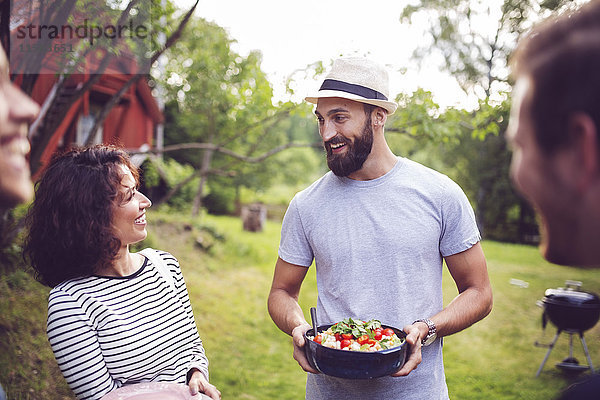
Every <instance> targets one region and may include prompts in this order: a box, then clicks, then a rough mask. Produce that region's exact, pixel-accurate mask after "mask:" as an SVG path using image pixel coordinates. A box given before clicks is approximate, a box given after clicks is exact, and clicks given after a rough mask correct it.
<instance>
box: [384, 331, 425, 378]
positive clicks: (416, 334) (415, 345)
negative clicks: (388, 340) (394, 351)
mask: <svg viewBox="0 0 600 400" xmlns="http://www.w3.org/2000/svg"><path fill="white" fill-rule="evenodd" d="M418 324H421V325H425V326H427V325H426V324H424V323H422V322H418V323H417V324H415V325H406V326H405V327H404V328H402V330H403V331H404V332H406V334H407V335H406V341H407V342H408V344H409V345H410V346H409V348H410V354H408V359H407V360H406V362H405V363H404V365H403V366H402V368H400V370H398V372H395V373H393V374H392V376H406V375H408V374H409V373H410V372H411V371H412V370H414V369H417V366H418V365H419V364H421V361H422V359H423V358H422V356H421V340H422V339H423V336H422V335H423V332H422V331H421V330H420V329H419V325H418Z"/></svg>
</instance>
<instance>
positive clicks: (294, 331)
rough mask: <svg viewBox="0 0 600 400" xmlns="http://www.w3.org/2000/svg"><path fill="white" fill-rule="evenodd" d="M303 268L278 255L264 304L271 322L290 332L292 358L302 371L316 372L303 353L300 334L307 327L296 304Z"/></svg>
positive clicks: (303, 274) (305, 269)
mask: <svg viewBox="0 0 600 400" xmlns="http://www.w3.org/2000/svg"><path fill="white" fill-rule="evenodd" d="M307 271H308V268H306V267H302V266H299V265H294V264H290V263H288V262H286V261H283V260H282V259H281V258H278V259H277V263H276V264H275V273H274V275H273V283H272V284H271V291H270V292H269V299H268V301H267V305H268V309H269V314H270V315H271V318H272V319H273V322H275V325H277V326H278V327H279V329H281V330H282V331H283V332H285V333H287V334H288V335H290V336H292V339H293V343H294V359H295V360H296V361H298V364H300V366H301V367H302V369H304V370H305V371H307V372H312V373H318V371H315V370H314V369H313V368H311V366H310V364H309V363H308V361H307V359H306V356H305V355H304V337H303V334H304V332H306V331H307V330H309V329H310V324H309V323H308V322H306V319H305V318H304V313H303V312H302V309H301V308H300V305H299V304H298V295H299V294H300V287H301V286H302V282H303V281H304V278H305V277H306V273H307Z"/></svg>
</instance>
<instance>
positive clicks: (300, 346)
mask: <svg viewBox="0 0 600 400" xmlns="http://www.w3.org/2000/svg"><path fill="white" fill-rule="evenodd" d="M309 329H311V326H310V325H309V324H303V325H298V326H297V327H295V328H294V329H293V330H292V342H293V343H294V360H296V361H298V364H300V366H301V367H302V369H303V370H305V371H306V372H311V373H313V374H318V373H319V371H317V370H315V369H314V368H312V367H311V366H310V364H309V363H308V359H307V358H306V353H304V346H305V345H306V343H304V332H306V331H308V330H309Z"/></svg>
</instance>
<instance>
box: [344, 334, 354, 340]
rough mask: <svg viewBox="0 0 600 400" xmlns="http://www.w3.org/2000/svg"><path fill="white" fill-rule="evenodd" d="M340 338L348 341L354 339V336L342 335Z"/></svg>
mask: <svg viewBox="0 0 600 400" xmlns="http://www.w3.org/2000/svg"><path fill="white" fill-rule="evenodd" d="M342 338H343V339H348V340H350V339H352V338H354V336H353V335H352V334H351V333H342Z"/></svg>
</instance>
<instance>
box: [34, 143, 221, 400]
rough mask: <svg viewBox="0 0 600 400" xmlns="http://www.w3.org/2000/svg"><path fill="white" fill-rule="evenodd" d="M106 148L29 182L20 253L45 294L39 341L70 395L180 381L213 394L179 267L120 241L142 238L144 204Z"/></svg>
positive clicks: (124, 165)
mask: <svg viewBox="0 0 600 400" xmlns="http://www.w3.org/2000/svg"><path fill="white" fill-rule="evenodd" d="M138 185H139V178H138V172H137V169H136V168H135V167H134V166H133V165H132V163H131V161H130V160H129V157H128V155H127V153H125V152H124V151H123V150H121V149H118V148H116V147H112V146H104V145H100V146H95V147H91V148H87V149H75V150H71V151H69V152H67V153H65V154H63V155H59V156H57V157H55V158H54V159H53V160H52V162H51V163H50V164H49V166H48V168H47V169H46V171H45V173H44V175H43V176H42V178H41V179H40V181H39V183H38V184H37V187H36V198H35V200H34V202H33V205H32V207H31V210H30V212H29V215H28V225H29V236H28V237H27V239H26V244H25V255H26V257H27V258H28V259H29V261H30V263H31V266H32V267H33V268H34V270H35V271H36V272H37V277H38V279H39V280H40V281H41V282H42V283H44V284H46V285H48V286H50V287H53V289H52V290H51V291H50V295H49V297H48V322H47V334H48V340H49V342H50V345H51V347H52V350H53V351H54V355H55V357H56V360H57V362H58V365H59V367H60V369H61V371H62V373H63V376H64V377H65V379H66V381H67V383H68V384H69V386H70V387H71V389H72V390H73V392H74V393H75V395H76V396H77V398H79V399H94V400H99V399H101V398H102V397H103V396H105V395H107V394H108V393H111V392H113V391H114V390H116V389H118V388H120V387H122V386H126V385H131V384H137V383H142V382H172V383H176V384H181V385H188V386H189V389H186V390H188V391H189V393H190V395H196V394H197V393H199V392H203V393H206V394H207V395H209V396H210V397H211V398H212V399H220V392H219V391H218V390H217V389H216V388H215V387H214V386H213V385H211V384H210V383H209V381H208V359H207V358H206V355H205V352H204V347H203V345H202V341H201V340H200V336H199V335H198V330H197V328H196V323H195V320H194V315H193V313H192V309H191V305H190V300H189V296H188V292H187V288H186V285H185V282H184V280H183V276H182V274H181V270H180V268H179V263H178V262H177V259H175V257H173V256H172V255H171V254H169V253H167V252H163V251H158V250H153V249H145V250H143V251H142V252H140V253H130V252H129V245H131V244H134V243H137V242H140V241H142V240H144V239H145V238H146V235H147V232H146V224H147V223H146V209H147V208H148V207H150V205H151V202H150V200H149V199H148V198H147V197H146V196H144V195H143V194H142V193H140V192H138V191H137V187H138Z"/></svg>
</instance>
